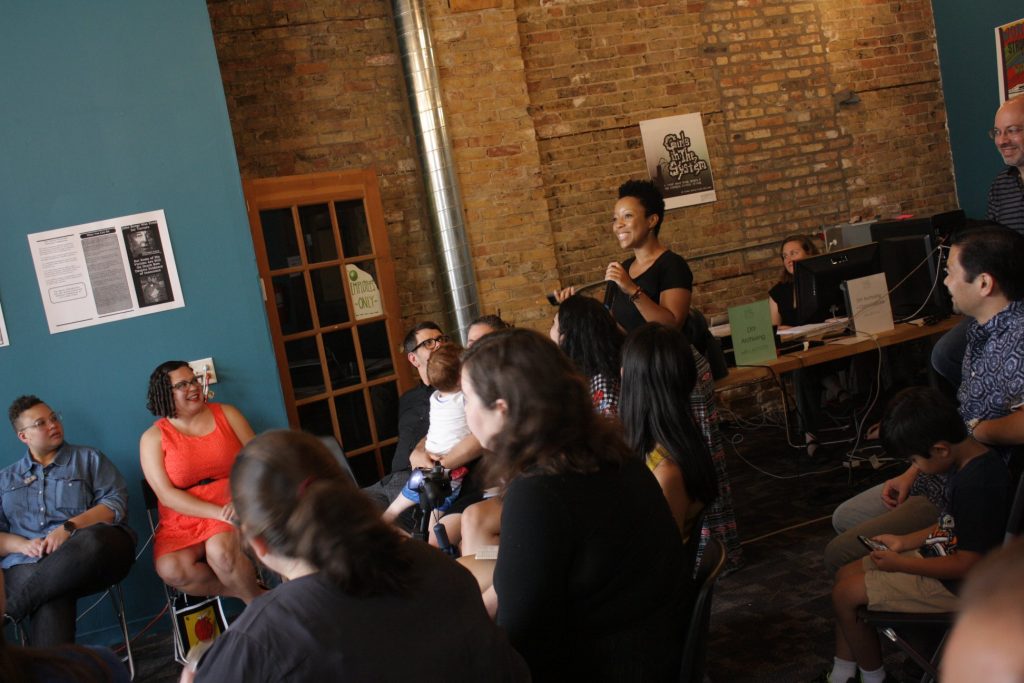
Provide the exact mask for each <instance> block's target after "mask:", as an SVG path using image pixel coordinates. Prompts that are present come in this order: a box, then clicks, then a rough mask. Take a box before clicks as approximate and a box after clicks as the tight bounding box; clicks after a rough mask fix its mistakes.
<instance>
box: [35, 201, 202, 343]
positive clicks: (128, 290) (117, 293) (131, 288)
mask: <svg viewBox="0 0 1024 683" xmlns="http://www.w3.org/2000/svg"><path fill="white" fill-rule="evenodd" d="M28 243H29V248H30V249H31V250H32V262H33V264H34V265H35V269H36V279H37V280H38V281H39V293H40V295H41V296H42V298H43V308H44V310H45V311H46V322H47V324H48V325H49V327H50V334H56V333H58V332H67V331H69V330H77V329H79V328H82V327H89V326H92V325H100V324H103V323H109V322H114V321H115V320H124V319H125V318H134V317H136V316H140V315H147V314H149V313H160V312H162V311H168V310H171V309H174V308H181V307H183V306H184V305H185V300H184V298H183V297H182V294H181V284H180V282H179V281H178V270H177V267H176V266H175V263H174V252H173V251H172V250H171V240H170V237H169V236H168V233H167V219H166V218H165V217H164V212H163V210H160V211H147V212H146V213H137V214H133V215H131V216H121V217H120V218H111V219H109V220H103V221H96V222H93V223H85V224H82V225H73V226H71V227H68V228H57V229H55V230H47V231H46V232H37V233H33V234H31V235H29V236H28Z"/></svg>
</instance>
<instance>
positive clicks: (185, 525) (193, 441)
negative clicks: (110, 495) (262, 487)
mask: <svg viewBox="0 0 1024 683" xmlns="http://www.w3.org/2000/svg"><path fill="white" fill-rule="evenodd" d="M146 407H147V408H148V409H149V411H150V412H151V413H153V415H156V416H158V417H159V418H160V419H159V420H157V421H156V422H154V423H153V426H152V427H150V428H149V429H147V430H146V431H145V432H144V433H143V434H142V440H141V442H140V444H139V451H140V454H141V460H142V473H143V474H144V475H145V477H146V482H147V483H148V484H149V485H150V487H151V488H152V489H153V492H154V493H156V496H157V498H158V499H159V501H160V502H159V505H158V509H159V514H160V524H159V526H157V529H156V535H155V539H154V541H153V559H154V565H155V567H156V573H157V574H159V575H160V578H161V579H163V581H164V583H166V584H168V585H170V586H173V587H174V588H177V589H178V590H180V591H182V592H184V593H188V594H190V595H226V596H231V597H236V598H241V599H242V600H244V601H245V602H249V601H250V600H252V599H253V598H254V597H256V595H258V594H259V593H261V592H262V590H263V589H262V588H261V587H260V586H259V585H258V583H257V579H256V571H255V569H254V568H253V566H252V563H251V562H250V561H249V559H248V558H247V557H246V556H245V554H244V553H243V552H242V547H241V545H240V543H239V538H238V532H237V530H236V529H235V528H234V527H233V526H232V525H231V521H232V519H233V518H234V508H233V507H232V505H231V493H230V491H229V490H228V476H229V475H230V473H231V466H232V464H234V462H235V457H236V456H237V455H238V451H239V450H241V448H242V446H243V445H244V444H245V443H246V442H247V441H249V439H251V438H252V436H253V432H252V427H250V426H249V423H248V422H247V421H246V419H245V417H243V416H242V414H241V413H240V412H238V410H237V409H235V408H234V407H232V406H229V405H227V404H220V403H207V401H206V397H205V396H204V395H203V390H202V386H201V384H200V381H199V379H198V378H197V377H196V376H195V373H193V372H192V368H191V367H189V365H188V363H186V362H184V361H177V360H172V361H167V362H166V363H161V364H160V365H159V366H158V367H157V368H156V370H154V371H153V374H152V375H150V377H149V395H148V399H147V402H146Z"/></svg>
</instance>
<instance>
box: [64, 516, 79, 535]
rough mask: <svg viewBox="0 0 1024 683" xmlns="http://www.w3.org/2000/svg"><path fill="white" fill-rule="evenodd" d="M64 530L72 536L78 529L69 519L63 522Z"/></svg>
mask: <svg viewBox="0 0 1024 683" xmlns="http://www.w3.org/2000/svg"><path fill="white" fill-rule="evenodd" d="M64 531H66V532H68V535H69V536H74V535H75V532H76V531H78V527H77V526H75V523H74V522H72V521H71V520H70V519H69V520H68V521H66V522H64Z"/></svg>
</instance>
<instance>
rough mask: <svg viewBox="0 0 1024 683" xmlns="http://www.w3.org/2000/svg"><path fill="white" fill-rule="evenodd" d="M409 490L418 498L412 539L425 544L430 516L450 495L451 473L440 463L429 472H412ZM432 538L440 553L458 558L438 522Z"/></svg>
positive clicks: (420, 470) (424, 470)
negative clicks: (435, 540) (434, 539)
mask: <svg viewBox="0 0 1024 683" xmlns="http://www.w3.org/2000/svg"><path fill="white" fill-rule="evenodd" d="M409 488H410V489H411V490H413V491H415V492H416V493H417V494H418V497H419V501H418V502H417V503H416V509H415V510H414V511H413V517H412V518H413V532H412V537H413V538H415V539H418V540H421V541H423V542H426V541H427V538H428V532H427V530H428V528H429V527H430V514H431V513H432V512H433V511H434V510H436V509H438V508H440V507H441V506H442V505H444V503H445V500H446V499H447V498H448V497H449V496H450V495H452V478H451V473H450V472H449V471H448V470H446V469H445V468H443V467H442V466H441V463H439V462H435V463H434V466H433V467H431V468H430V469H429V470H428V469H416V470H413V472H412V475H411V476H410V477H409ZM434 536H435V537H436V538H437V546H438V547H439V548H440V549H441V550H442V551H444V552H446V553H448V554H449V555H451V556H452V557H458V554H459V551H458V549H457V548H455V547H454V546H453V545H452V544H451V543H450V542H449V541H448V532H447V531H446V530H445V528H444V525H443V524H441V523H440V522H438V523H437V524H435V525H434Z"/></svg>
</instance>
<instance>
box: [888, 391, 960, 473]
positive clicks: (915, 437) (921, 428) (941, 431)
mask: <svg viewBox="0 0 1024 683" xmlns="http://www.w3.org/2000/svg"><path fill="white" fill-rule="evenodd" d="M879 436H880V437H881V440H882V446H883V447H884V448H885V451H886V453H887V454H888V455H890V456H892V457H894V458H903V459H905V460H909V459H910V458H911V457H912V456H915V455H916V456H918V457H920V458H930V457H931V448H932V446H934V445H935V444H937V443H938V442H940V441H945V442H947V443H950V444H958V443H960V442H962V441H963V440H964V439H966V438H967V436H968V433H967V426H966V425H964V420H963V418H962V417H961V416H960V413H958V412H957V409H956V405H954V404H953V402H952V401H951V400H949V399H948V398H946V397H945V396H944V395H943V394H942V393H941V392H939V391H938V390H936V389H932V388H931V387H909V388H907V389H904V390H903V391H901V392H899V393H898V394H896V395H895V396H893V397H892V399H891V400H890V401H889V403H888V405H886V406H885V412H884V413H883V414H882V423H881V428H880V430H879Z"/></svg>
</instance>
